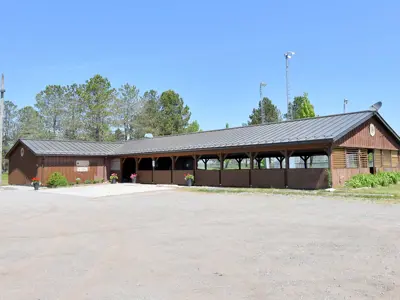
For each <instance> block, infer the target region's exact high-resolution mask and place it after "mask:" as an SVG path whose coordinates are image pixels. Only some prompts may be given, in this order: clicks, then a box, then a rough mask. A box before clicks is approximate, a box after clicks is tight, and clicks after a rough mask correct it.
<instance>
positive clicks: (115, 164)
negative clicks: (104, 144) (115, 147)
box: [111, 158, 121, 171]
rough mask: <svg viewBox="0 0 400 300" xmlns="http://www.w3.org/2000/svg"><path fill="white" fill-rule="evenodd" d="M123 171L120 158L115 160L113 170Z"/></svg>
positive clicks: (113, 160)
mask: <svg viewBox="0 0 400 300" xmlns="http://www.w3.org/2000/svg"><path fill="white" fill-rule="evenodd" d="M120 169H121V161H120V159H119V158H114V159H112V160H111V170H112V171H119V170H120Z"/></svg>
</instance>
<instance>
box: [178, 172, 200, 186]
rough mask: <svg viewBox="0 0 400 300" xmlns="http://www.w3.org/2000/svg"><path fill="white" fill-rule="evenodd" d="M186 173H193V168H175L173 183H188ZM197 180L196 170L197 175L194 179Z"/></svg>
mask: <svg viewBox="0 0 400 300" xmlns="http://www.w3.org/2000/svg"><path fill="white" fill-rule="evenodd" d="M185 174H192V175H193V171H191V170H174V171H173V181H172V182H173V183H174V184H180V185H184V184H186V181H185ZM196 180H197V171H196V177H195V179H194V181H196Z"/></svg>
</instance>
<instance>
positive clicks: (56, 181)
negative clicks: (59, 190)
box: [47, 172, 68, 188]
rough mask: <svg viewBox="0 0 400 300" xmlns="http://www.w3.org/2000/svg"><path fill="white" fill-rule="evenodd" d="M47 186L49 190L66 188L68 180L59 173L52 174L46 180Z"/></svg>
mask: <svg viewBox="0 0 400 300" xmlns="http://www.w3.org/2000/svg"><path fill="white" fill-rule="evenodd" d="M47 186H48V187H51V188H53V187H59V186H68V180H67V178H65V176H64V175H62V174H61V173H60V172H54V173H53V174H51V175H50V176H49V178H48V179H47Z"/></svg>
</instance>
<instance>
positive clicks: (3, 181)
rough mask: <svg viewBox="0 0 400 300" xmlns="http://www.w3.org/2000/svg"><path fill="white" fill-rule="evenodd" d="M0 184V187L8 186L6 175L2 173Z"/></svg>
mask: <svg viewBox="0 0 400 300" xmlns="http://www.w3.org/2000/svg"><path fill="white" fill-rule="evenodd" d="M1 182H2V185H7V184H8V174H7V173H4V174H2V175H1Z"/></svg>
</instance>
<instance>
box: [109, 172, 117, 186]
mask: <svg viewBox="0 0 400 300" xmlns="http://www.w3.org/2000/svg"><path fill="white" fill-rule="evenodd" d="M117 180H118V175H117V173H112V174H111V176H110V181H111V183H112V184H114V183H116V182H117Z"/></svg>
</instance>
